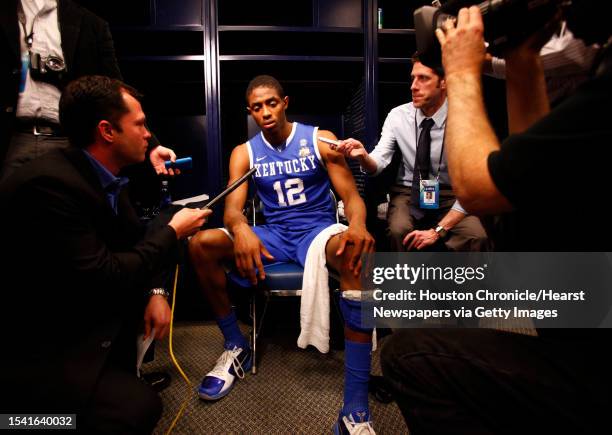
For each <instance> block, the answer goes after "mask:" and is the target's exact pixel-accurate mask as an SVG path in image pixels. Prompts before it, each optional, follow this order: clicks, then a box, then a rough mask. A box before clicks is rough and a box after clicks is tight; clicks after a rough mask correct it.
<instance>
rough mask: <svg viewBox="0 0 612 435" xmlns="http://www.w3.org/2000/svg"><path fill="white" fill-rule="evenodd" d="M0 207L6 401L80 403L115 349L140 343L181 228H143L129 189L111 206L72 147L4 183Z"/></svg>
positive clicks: (66, 406) (65, 406) (56, 405)
mask: <svg viewBox="0 0 612 435" xmlns="http://www.w3.org/2000/svg"><path fill="white" fill-rule="evenodd" d="M0 207H1V209H0V241H1V243H2V244H1V245H0V246H1V247H2V248H1V249H2V250H3V252H4V255H3V258H5V259H6V260H5V261H4V262H2V263H1V269H2V271H1V274H0V276H2V277H3V278H2V280H3V284H2V288H3V290H4V291H3V292H2V298H3V300H4V301H3V304H2V306H3V307H4V309H3V314H2V316H0V324H1V329H0V331H1V332H0V334H2V340H1V342H2V343H3V348H4V351H3V357H2V365H3V366H5V367H3V368H2V370H0V385H2V390H3V393H2V394H1V395H0V396H2V398H1V399H0V409H19V408H20V406H19V405H20V404H25V405H27V408H24V407H23V406H24V405H22V406H21V408H20V409H21V410H22V412H23V410H24V409H28V410H31V409H41V410H49V409H58V410H65V411H69V410H72V412H75V411H76V410H78V409H80V407H81V406H83V405H84V404H85V403H86V402H87V399H88V397H90V395H91V393H92V391H93V388H94V386H95V383H96V380H97V379H98V377H99V374H100V371H101V370H102V367H103V366H104V364H105V362H106V361H107V359H108V358H109V355H111V357H112V358H116V357H117V356H118V355H120V352H118V350H120V349H119V348H122V347H123V346H124V345H126V344H127V345H126V346H125V349H134V345H135V341H134V340H135V335H134V334H133V332H134V330H135V328H136V324H138V323H139V322H141V321H142V307H143V306H144V301H145V298H146V291H147V289H149V288H151V286H158V285H159V284H161V282H160V281H159V279H160V277H159V274H158V271H161V270H164V269H167V268H169V267H171V266H172V265H173V264H175V263H176V260H177V256H178V250H179V248H178V242H177V240H176V234H175V232H174V230H173V229H172V228H171V227H169V226H167V225H154V228H155V230H153V231H149V232H147V233H145V231H144V229H143V226H142V225H141V224H140V222H139V221H138V219H137V217H136V214H135V213H134V210H133V208H132V207H131V205H130V203H129V200H128V198H127V192H126V191H125V189H124V190H123V191H122V193H121V195H120V198H119V206H118V207H119V208H118V214H117V215H115V213H114V212H113V210H112V208H111V206H110V204H109V202H108V199H107V196H106V193H105V192H104V191H103V190H102V187H101V185H100V183H99V180H98V178H97V176H96V173H95V172H94V170H93V167H92V165H91V163H90V162H89V160H88V159H87V158H86V157H85V155H84V154H83V152H82V151H81V150H78V149H75V148H69V149H67V150H61V151H51V152H50V153H48V154H47V155H45V157H43V158H40V159H37V160H34V161H32V162H30V163H28V164H26V165H25V166H23V167H22V168H21V169H20V170H19V171H18V172H16V173H15V174H14V176H12V177H11V178H9V179H8V180H7V181H6V182H5V183H4V184H3V185H2V186H0ZM126 331H128V332H130V333H128V334H124V332H126ZM130 334H131V335H130ZM122 337H128V339H127V341H123V342H122V341H121V340H122ZM113 351H114V353H113ZM128 353H129V352H128ZM132 358H133V359H132ZM127 361H128V362H127V364H128V365H130V364H135V354H133V355H132V354H130V355H128V360H127ZM5 401H10V403H3V402H5Z"/></svg>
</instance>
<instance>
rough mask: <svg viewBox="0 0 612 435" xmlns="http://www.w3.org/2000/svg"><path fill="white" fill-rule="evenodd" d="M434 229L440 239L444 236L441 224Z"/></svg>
mask: <svg viewBox="0 0 612 435" xmlns="http://www.w3.org/2000/svg"><path fill="white" fill-rule="evenodd" d="M434 231H435V232H436V233H437V234H438V236H439V237H440V238H441V239H444V238H445V237H446V230H445V229H444V227H443V226H442V225H438V226H437V227H436V229H435V230H434Z"/></svg>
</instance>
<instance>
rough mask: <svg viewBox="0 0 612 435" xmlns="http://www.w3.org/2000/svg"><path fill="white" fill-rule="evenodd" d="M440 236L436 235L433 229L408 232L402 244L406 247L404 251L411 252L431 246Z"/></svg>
mask: <svg viewBox="0 0 612 435" xmlns="http://www.w3.org/2000/svg"><path fill="white" fill-rule="evenodd" d="M439 238H440V235H439V234H438V233H436V231H435V230H434V229H429V230H423V231H418V230H414V231H411V232H409V233H408V234H407V235H406V237H404V241H403V242H402V243H403V244H404V246H406V245H408V246H406V250H408V251H411V250H413V249H416V250H419V251H420V250H421V249H424V248H426V247H428V246H431V245H433V244H434V243H436V242H437V241H438V239H439Z"/></svg>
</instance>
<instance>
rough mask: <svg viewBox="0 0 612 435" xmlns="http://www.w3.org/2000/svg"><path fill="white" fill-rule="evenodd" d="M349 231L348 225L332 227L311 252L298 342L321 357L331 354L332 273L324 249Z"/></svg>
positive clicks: (303, 288) (306, 272) (309, 252)
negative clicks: (314, 350) (330, 288)
mask: <svg viewBox="0 0 612 435" xmlns="http://www.w3.org/2000/svg"><path fill="white" fill-rule="evenodd" d="M346 229H347V226H346V225H342V224H333V225H330V226H329V227H327V228H325V229H324V230H323V231H321V232H320V233H319V234H318V235H317V237H315V238H314V240H313V241H312V243H311V244H310V247H309V248H308V253H307V254H306V264H305V265H304V278H303V280H302V302H301V305H300V326H301V329H302V330H301V332H300V336H299V337H298V340H297V345H298V347H301V348H302V349H305V348H306V347H308V345H309V344H312V345H313V346H314V347H316V348H317V349H318V350H319V352H321V353H327V352H329V273H328V272H327V267H326V255H325V247H326V246H327V241H328V240H329V239H330V238H331V237H333V236H335V235H336V234H338V233H341V232H342V231H345V230H346Z"/></svg>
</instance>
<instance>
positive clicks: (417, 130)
mask: <svg viewBox="0 0 612 435" xmlns="http://www.w3.org/2000/svg"><path fill="white" fill-rule="evenodd" d="M417 110H418V109H417V108H416V107H415V108H414V143H415V144H416V146H415V147H414V149H415V155H416V148H417V147H418V146H419V137H418V136H419V128H418V125H417ZM444 123H446V120H445V121H444ZM444 142H445V137H444V136H442V147H441V148H440V160H439V161H438V174H437V175H436V180H437V181H439V180H440V172H441V171H442V157H443V156H444ZM415 166H416V165H415ZM419 172H420V171H419ZM414 175H415V174H414V170H413V174H412V176H413V177H414ZM418 175H419V179H420V178H421V174H420V173H419V174H418Z"/></svg>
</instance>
